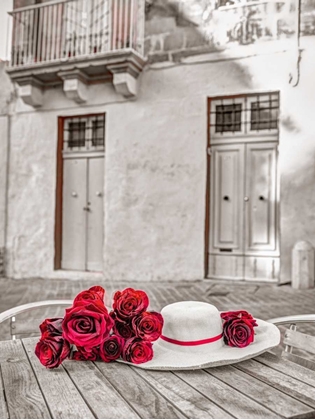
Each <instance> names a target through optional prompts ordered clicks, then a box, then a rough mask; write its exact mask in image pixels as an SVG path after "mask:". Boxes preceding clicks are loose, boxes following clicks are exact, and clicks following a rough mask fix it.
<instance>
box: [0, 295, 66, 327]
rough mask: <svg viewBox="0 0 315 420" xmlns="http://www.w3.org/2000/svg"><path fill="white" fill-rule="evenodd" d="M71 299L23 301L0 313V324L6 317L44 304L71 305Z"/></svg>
mask: <svg viewBox="0 0 315 420" xmlns="http://www.w3.org/2000/svg"><path fill="white" fill-rule="evenodd" d="M72 304H73V300H43V301H39V302H30V303H25V304H24V305H20V306H15V307H14V308H11V309H8V310H7V311H4V312H2V313H1V314H0V324H1V322H3V321H6V320H7V319H10V318H12V317H13V316H16V315H18V314H20V313H22V312H26V311H29V310H32V309H35V308H40V307H45V306H69V307H70V306H72Z"/></svg>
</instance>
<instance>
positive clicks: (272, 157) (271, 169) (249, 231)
mask: <svg viewBox="0 0 315 420" xmlns="http://www.w3.org/2000/svg"><path fill="white" fill-rule="evenodd" d="M276 157H277V144H276V143H257V144H247V145H246V187H245V192H246V196H248V197H249V201H247V202H245V220H246V223H245V254H252V253H253V252H262V251H275V250H276V228H277V226H276V207H277V203H276Z"/></svg>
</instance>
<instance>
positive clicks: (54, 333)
mask: <svg viewBox="0 0 315 420" xmlns="http://www.w3.org/2000/svg"><path fill="white" fill-rule="evenodd" d="M104 296H105V290H104V289H103V288H102V287H101V286H94V287H91V288H90V289H89V290H84V291H83V292H81V293H79V294H78V295H77V296H76V297H75V299H74V301H73V305H72V307H71V308H68V309H66V313H65V316H64V318H52V319H46V320H45V321H44V322H43V323H42V324H41V325H40V331H41V338H40V340H39V342H38V343H37V345H36V348H35V354H36V356H37V357H38V358H39V360H40V362H41V363H42V364H43V365H44V366H45V367H47V368H50V369H51V368H56V367H58V366H59V365H60V364H61V363H62V362H63V361H64V360H65V359H67V358H70V359H73V360H93V361H95V360H103V361H104V362H106V363H108V362H112V361H114V360H117V359H118V358H120V357H121V358H122V359H123V360H125V361H127V362H131V363H135V364H140V363H145V362H147V361H149V360H151V359H152V357H153V346H152V343H153V342H154V341H156V340H157V339H158V338H159V337H160V335H161V332H162V327H163V318H162V316H161V314H160V313H158V312H150V311H148V310H147V309H148V306H149V298H148V296H147V294H146V293H145V292H144V291H142V290H134V289H132V288H128V289H125V290H123V291H118V292H116V293H115V294H114V298H113V308H112V311H110V312H108V310H107V308H106V307H105V305H104Z"/></svg>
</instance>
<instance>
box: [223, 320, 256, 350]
mask: <svg viewBox="0 0 315 420" xmlns="http://www.w3.org/2000/svg"><path fill="white" fill-rule="evenodd" d="M254 335H255V333H254V327H253V325H252V320H249V319H242V318H234V319H230V320H229V321H225V322H224V324H223V339H224V342H225V344H227V345H228V346H231V347H246V346H248V345H249V344H250V343H252V342H253V341H254Z"/></svg>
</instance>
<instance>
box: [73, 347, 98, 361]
mask: <svg viewBox="0 0 315 420" xmlns="http://www.w3.org/2000/svg"><path fill="white" fill-rule="evenodd" d="M98 356H99V348H98V347H92V348H87V349H85V348H84V347H78V348H77V351H75V352H74V353H73V355H72V359H73V360H92V361H95V360H97V359H98Z"/></svg>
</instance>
